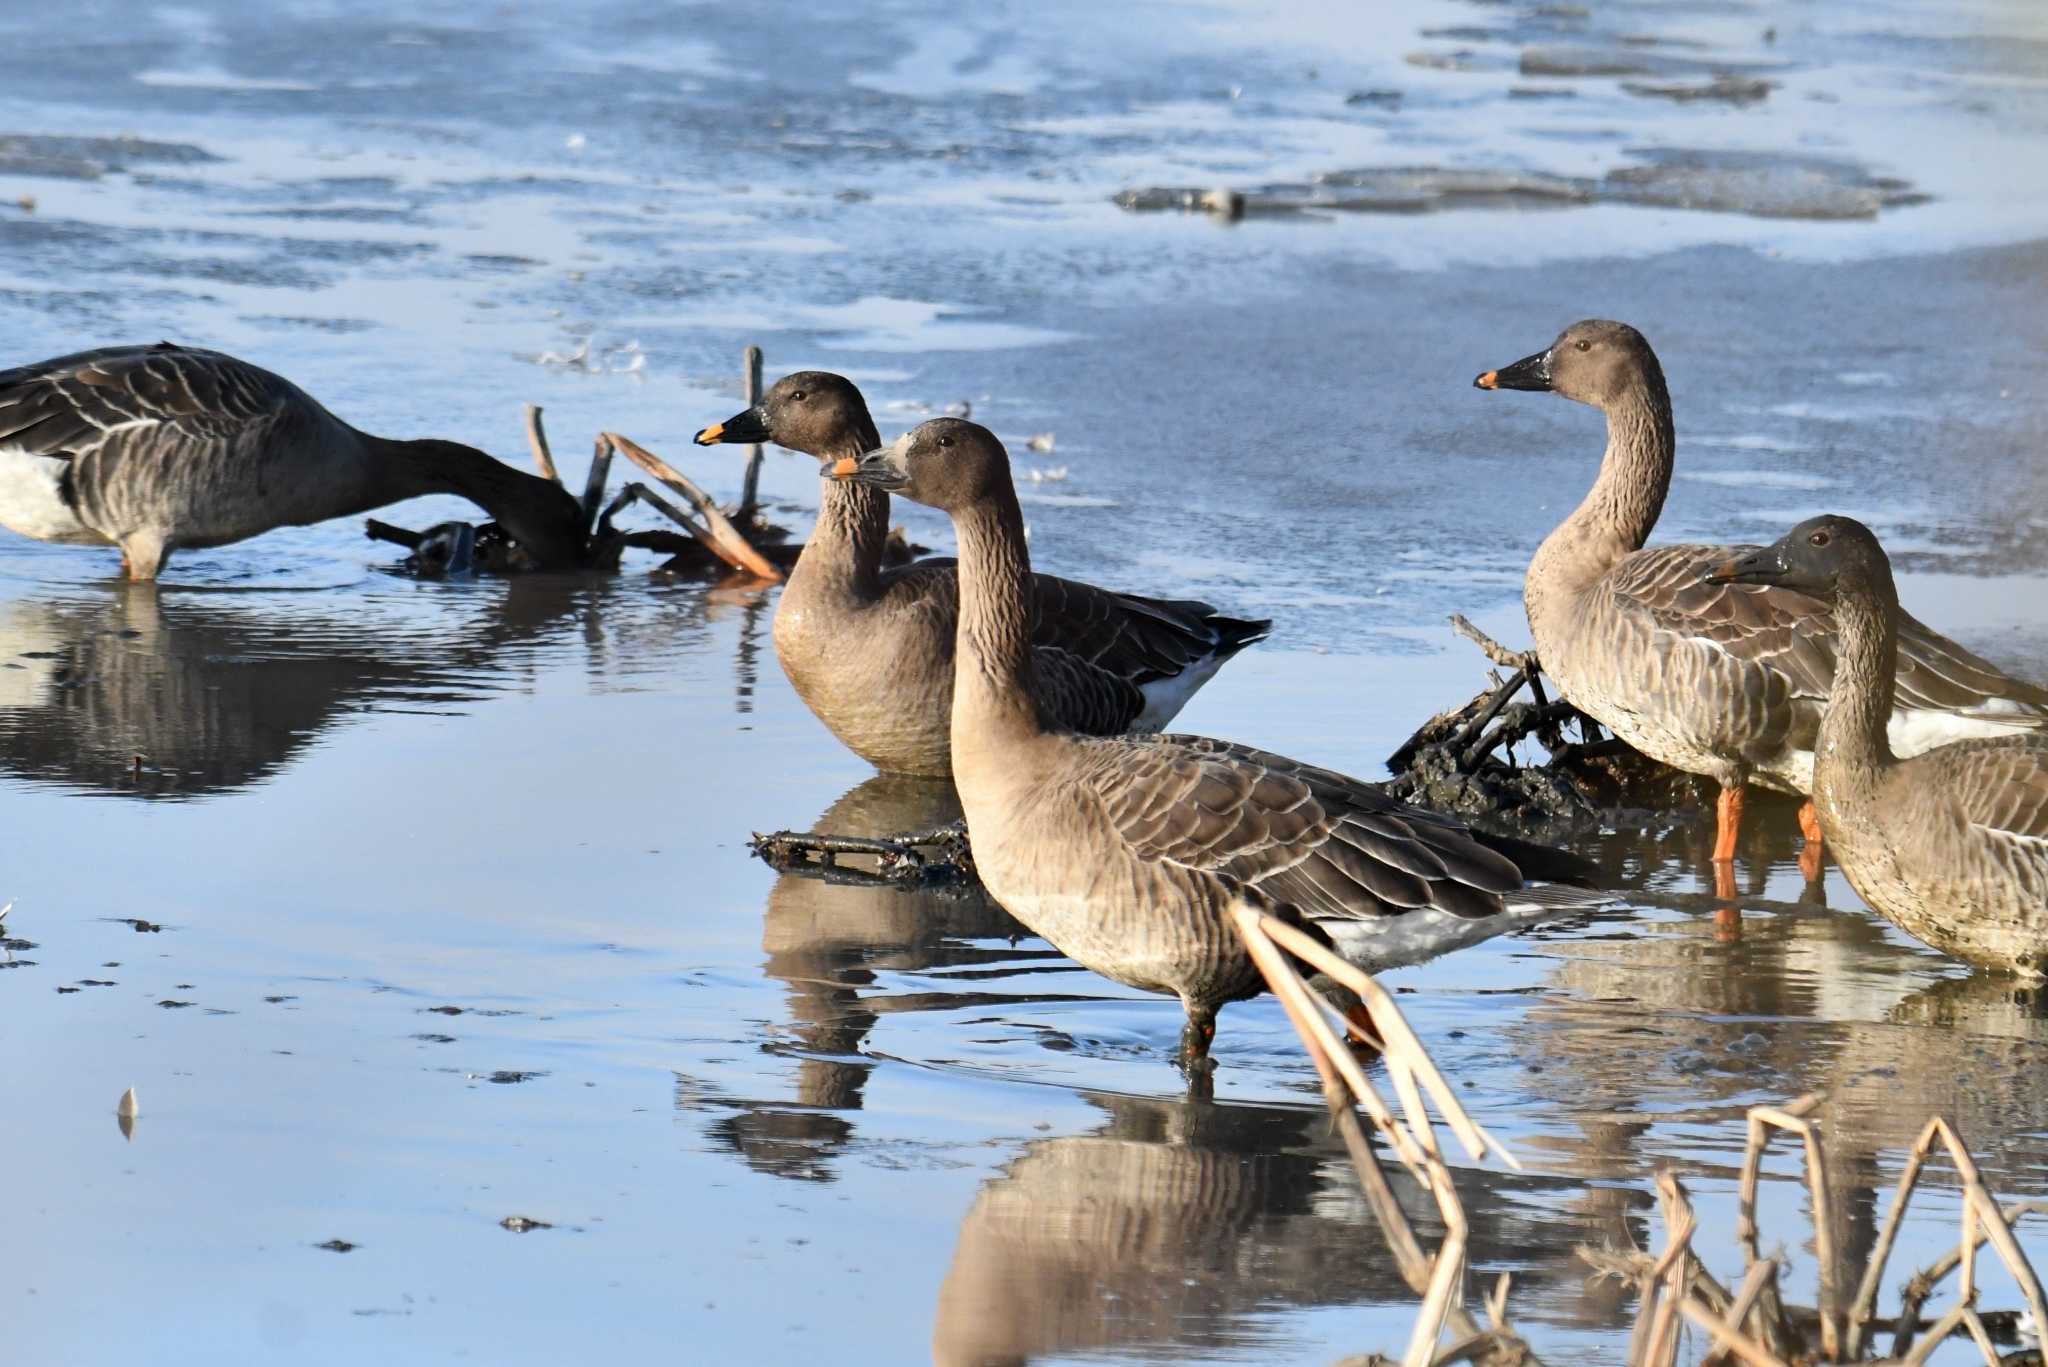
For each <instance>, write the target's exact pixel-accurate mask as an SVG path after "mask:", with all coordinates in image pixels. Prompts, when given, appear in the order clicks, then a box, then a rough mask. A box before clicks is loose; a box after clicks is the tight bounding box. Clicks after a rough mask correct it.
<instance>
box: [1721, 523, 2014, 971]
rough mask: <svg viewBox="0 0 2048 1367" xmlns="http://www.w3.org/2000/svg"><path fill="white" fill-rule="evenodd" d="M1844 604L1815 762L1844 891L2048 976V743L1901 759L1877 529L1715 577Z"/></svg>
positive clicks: (1889, 614)
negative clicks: (1892, 728)
mask: <svg viewBox="0 0 2048 1367" xmlns="http://www.w3.org/2000/svg"><path fill="white" fill-rule="evenodd" d="M1706 578H1707V579H1708V581H1709V582H1711V583H1714V584H1717V585H1718V584H1768V585H1771V586H1773V587H1775V588H1779V589H1789V590H1794V591H1797V592H1800V593H1806V594H1811V595H1812V596H1814V597H1815V598H1818V599H1821V600H1823V601H1826V602H1828V603H1830V604H1832V606H1833V608H1834V631H1835V667H1834V691H1833V692H1832V694H1830V696H1829V698H1828V704H1827V711H1826V713H1825V714H1824V716H1823V717H1822V719H1821V724H1820V740H1819V744H1818V747H1817V748H1816V750H1815V755H1814V764H1813V803H1814V806H1815V808H1816V809H1817V810H1818V812H1819V814H1820V828H1821V831H1822V832H1823V833H1824V834H1825V835H1826V837H1827V841H1828V845H1829V846H1830V848H1832V849H1833V850H1834V852H1835V862H1836V863H1837V864H1839V865H1840V866H1841V868H1842V872H1843V874H1844V875H1845V876H1846V877H1847V878H1848V880H1849V885H1850V886H1851V887H1853V888H1855V889H1856V891H1857V892H1858V893H1859V894H1860V895H1861V896H1862V898H1863V900H1864V901H1866V902H1868V903H1870V905H1871V906H1872V907H1873V908H1875V909H1876V910H1877V911H1878V912H1879V913H1880V914H1881V915H1883V916H1884V917H1885V918H1886V919H1887V920H1889V921H1891V922H1892V924H1894V925H1896V926H1898V927H1899V928H1900V929H1901V930H1904V931H1906V932H1907V933H1908V934H1910V935H1914V936H1916V937H1918V938H1919V939H1922V940H1925V941H1926V942H1927V943H1928V944H1930V945H1933V946H1934V947H1935V948H1936V949H1939V950H1942V951H1943V952H1945V953H1948V954H1953V955H1955V956H1956V957H1957V958H1960V959H1967V960H1969V961H1970V962H1972V963H1976V964H1983V965H1986V966H1988V967H1991V968H1998V969H2005V970H2008V971H2011V972H2016V973H2023V974H2026V975H2027V976H2029V977H2036V978H2038V977H2043V976H2048V736H2044V735H2041V734H2039V733H2027V732H2020V733H2016V734H2012V735H2005V736H1997V737H1991V738H1983V739H1976V740H1963V741H1956V742H1953V743H1951V744H1948V745H1941V746H1937V747H1935V748H1933V749H1929V750H1924V751H1922V752H1921V753H1919V754H1917V755H1914V756H1913V757H1911V758H1909V759H1902V758H1900V757H1899V756H1898V755H1897V754H1895V753H1894V750H1893V742H1892V739H1891V736H1890V734H1889V727H1888V723H1890V722H1891V721H1892V720H1893V705H1892V676H1893V674H1894V673H1895V672H1896V670H1897V669H1898V664H1899V627H1900V624H1901V621H1902V620H1903V618H1904V614H1903V613H1901V612H1900V611H1899V594H1898V589H1897V587H1896V585H1895V584H1894V583H1893V581H1892V567H1891V562H1890V561H1889V560H1887V559H1886V558H1885V553H1884V550H1883V548H1882V547H1880V546H1879V545H1878V543H1877V538H1876V537H1875V536H1873V535H1871V533H1870V529H1869V528H1868V527H1865V526H1864V525H1863V524H1862V523H1860V522H1857V521H1855V520H1854V519H1852V518H1846V517H1816V518H1809V519H1808V520H1807V521H1805V522H1802V523H1800V524H1799V525H1798V526H1797V527H1794V528H1793V529H1792V530H1791V531H1789V532H1787V533H1786V534H1785V535H1784V536H1782V537H1780V538H1779V539H1778V540H1777V541H1776V542H1774V543H1772V544H1771V545H1769V546H1766V547H1764V548H1763V549H1762V550H1751V551H1749V552H1748V553H1747V554H1744V555H1741V556H1739V557H1736V558H1734V559H1731V560H1730V561H1728V563H1726V564H1724V565H1721V566H1720V567H1718V568H1716V569H1714V570H1712V571H1711V572H1709V573H1708V574H1707V576H1706Z"/></svg>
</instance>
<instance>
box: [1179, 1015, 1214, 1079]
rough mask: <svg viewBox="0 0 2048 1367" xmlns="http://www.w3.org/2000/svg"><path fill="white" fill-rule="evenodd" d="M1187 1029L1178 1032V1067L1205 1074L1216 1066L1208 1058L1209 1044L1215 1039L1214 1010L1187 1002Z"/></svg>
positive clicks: (1212, 1060)
mask: <svg viewBox="0 0 2048 1367" xmlns="http://www.w3.org/2000/svg"><path fill="white" fill-rule="evenodd" d="M1187 1008H1188V1023H1187V1027H1186V1028H1185V1029H1183V1030H1182V1031H1181V1032H1180V1058H1179V1061H1180V1066H1181V1067H1182V1068H1184V1069H1185V1070H1187V1071H1188V1072H1190V1073H1197V1072H1207V1071H1208V1070H1209V1069H1211V1068H1214V1067H1215V1066H1216V1061H1215V1060H1214V1059H1212V1058H1210V1057H1209V1042H1210V1041H1211V1040H1213V1039H1215V1038H1216V1008H1215V1007H1213V1006H1204V1005H1201V1004H1199V1003H1196V1002H1188V1003H1187Z"/></svg>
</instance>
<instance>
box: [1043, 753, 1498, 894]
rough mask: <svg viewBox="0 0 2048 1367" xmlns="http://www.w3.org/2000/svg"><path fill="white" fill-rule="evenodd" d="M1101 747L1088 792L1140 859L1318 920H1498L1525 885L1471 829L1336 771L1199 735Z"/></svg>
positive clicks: (1085, 778) (1086, 775) (1085, 779)
mask: <svg viewBox="0 0 2048 1367" xmlns="http://www.w3.org/2000/svg"><path fill="white" fill-rule="evenodd" d="M1092 744H1093V745H1094V747H1095V750H1094V753H1093V755H1092V756H1091V757H1090V762H1089V763H1088V764H1087V765H1085V766H1084V769H1083V773H1082V777H1081V782H1082V783H1083V784H1084V785H1086V787H1087V788H1088V789H1089V790H1090V791H1091V793H1092V796H1093V797H1094V799H1095V801H1096V802H1097V803H1098V804H1099V807H1100V810H1101V811H1102V813H1103V815H1104V817H1105V818H1106V820H1107V822H1108V824H1109V826H1110V827H1111V828H1112V829H1113V830H1114V831H1115V832H1116V834H1117V835H1118V837H1119V838H1120V839H1121V840H1122V842H1123V844H1124V846H1125V848H1126V849H1127V850H1129V851H1130V853H1131V854H1132V855H1134V856H1135V857H1137V858H1140V859H1144V860H1155V861H1161V862H1165V863H1171V864H1177V865H1180V866H1181V867H1184V868H1188V869H1193V870H1197V871H1200V872H1204V873H1211V874H1216V875H1220V876H1222V877H1225V878H1228V879H1234V880H1237V881H1239V882H1241V883H1244V884H1246V885H1249V886H1253V887H1256V888H1258V889H1259V890H1260V891H1261V892H1264V893H1266V894H1267V895H1268V896H1271V897H1272V898H1274V899H1275V900H1276V901H1280V902H1285V903H1289V904H1292V905H1293V906H1294V907H1296V908H1297V909H1299V910H1300V911H1301V912H1302V913H1303V914H1304V915H1307V916H1311V917H1330V918H1339V919H1353V920H1357V919H1364V918H1367V917H1371V916H1380V915H1393V914H1398V913H1400V912H1404V911H1412V910H1415V909H1417V908H1421V907H1435V908H1437V909H1439V910H1442V911H1447V912H1450V913H1452V914H1453V915H1457V916H1468V917H1477V916H1492V915H1494V914H1496V913H1498V912H1500V911H1502V910H1504V909H1505V906H1506V903H1505V902H1504V901H1503V896H1502V895H1503V894H1504V893H1508V892H1512V891H1514V890H1515V889H1518V888H1520V887H1521V886H1522V883H1523V878H1522V872H1521V870H1520V869H1519V868H1517V867H1516V865H1515V863H1514V861H1512V860H1510V859H1508V858H1507V857H1506V856H1505V855H1501V854H1498V853H1496V852H1495V851H1493V850H1490V849H1488V848H1486V847H1485V846H1484V845H1482V844H1481V843H1479V841H1477V840H1476V839H1474V838H1473V836H1472V834H1471V833H1470V832H1469V831H1468V830H1467V829H1466V828H1465V827H1464V826H1463V825H1462V824H1460V823H1459V822H1457V821H1454V820H1452V819H1451V818H1449V817H1445V816H1442V815H1439V814H1438V813H1435V812H1430V811H1426V810H1423V809H1421V808H1417V807H1410V806H1408V805H1407V804H1405V803H1401V802H1396V801H1395V800H1393V799H1392V798H1389V797H1387V796H1386V795H1385V794H1383V793H1381V792H1380V791H1379V790H1378V789H1377V788H1375V787H1374V786H1373V785H1371V784H1369V783H1362V782H1359V781H1358V780H1355V779H1350V778H1346V777H1345V776H1343V775H1341V774H1337V773H1335V772H1334V771H1331V770H1327V769H1318V768H1316V767H1314V766H1308V765H1297V764H1295V763H1294V762H1293V761H1290V760H1286V759H1284V758H1283V757H1281V756H1277V755H1272V754H1269V753H1267V752H1265V751H1261V750H1257V749H1254V748H1252V747H1250V746H1240V745H1233V744H1231V743H1230V742H1228V741H1218V740H1210V739H1208V738H1206V737H1197V736H1122V737H1116V738H1113V739H1107V740H1100V741H1095V742H1092Z"/></svg>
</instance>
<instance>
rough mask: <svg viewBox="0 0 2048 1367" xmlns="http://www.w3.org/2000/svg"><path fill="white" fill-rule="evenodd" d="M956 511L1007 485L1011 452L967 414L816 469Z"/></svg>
mask: <svg viewBox="0 0 2048 1367" xmlns="http://www.w3.org/2000/svg"><path fill="white" fill-rule="evenodd" d="M820 473H822V474H825V475H828V476H830V477H832V478H834V479H842V480H850V481H853V482H855V483H859V484H870V485H873V486H874V487H876V488H878V489H887V490H888V491H889V492H890V493H894V494H902V495H903V496H904V497H905V498H909V499H914V500H916V501H917V502H919V503H923V504H926V505H928V506H930V507H933V508H937V509H939V510H940V511H941V512H947V513H951V512H958V511H960V510H962V509H965V508H970V507H972V506H974V505H975V504H977V503H980V502H982V501H984V500H986V499H988V498H991V497H993V496H995V495H996V494H998V493H1000V492H1002V491H1004V490H1007V489H1009V488H1010V456H1009V453H1008V452H1007V451H1005V450H1003V444H1002V443H1001V442H1000V441H997V440H996V436H995V433H993V432H991V431H989V430H988V429H987V428H986V427H983V426H981V425H980V424H979V423H972V422H969V421H967V420H966V419H965V418H933V419H932V420H931V421H930V422H927V423H921V424H919V425H918V426H916V427H913V428H911V429H910V430H909V431H908V432H905V433H904V434H903V435H902V436H900V437H898V438H897V439H896V440H895V442H894V443H893V444H891V445H889V446H884V447H880V448H879V449H876V450H873V451H869V452H867V453H866V454H865V455H861V456H848V457H842V458H841V459H839V460H836V461H831V462H828V463H827V464H826V466H825V468H824V469H823V470H822V471H821V472H820Z"/></svg>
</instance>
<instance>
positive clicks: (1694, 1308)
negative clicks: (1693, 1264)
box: [1678, 1296, 1791, 1367]
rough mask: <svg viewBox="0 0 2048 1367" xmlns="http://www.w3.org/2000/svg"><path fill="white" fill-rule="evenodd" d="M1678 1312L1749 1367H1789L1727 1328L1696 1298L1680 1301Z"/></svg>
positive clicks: (1726, 1323)
mask: <svg viewBox="0 0 2048 1367" xmlns="http://www.w3.org/2000/svg"><path fill="white" fill-rule="evenodd" d="M1678 1311H1679V1313H1680V1314H1682V1315H1684V1316H1685V1317H1686V1318H1687V1319H1689V1320H1691V1321H1692V1322H1693V1323H1694V1324H1696V1325H1698V1326H1699V1327H1700V1328H1701V1329H1704V1330H1705V1331H1706V1332H1707V1333H1708V1334H1711V1335H1712V1336H1713V1339H1714V1342H1715V1343H1717V1344H1719V1345H1720V1346H1721V1347H1722V1348H1723V1349H1725V1350H1726V1351H1728V1352H1731V1353H1733V1354H1735V1356H1737V1357H1739V1358H1741V1359H1742V1360H1743V1361H1744V1362H1746V1363H1748V1364H1749V1365H1750V1367H1791V1364H1789V1363H1787V1362H1786V1361H1785V1359H1783V1358H1781V1357H1779V1356H1777V1355H1776V1354H1775V1353H1772V1352H1771V1351H1770V1350H1769V1349H1767V1348H1765V1347H1764V1346H1763V1345H1761V1344H1759V1343H1757V1342H1756V1341H1754V1340H1753V1339H1750V1338H1748V1337H1746V1336H1745V1335H1743V1334H1742V1333H1740V1332H1739V1331H1737V1330H1735V1329H1733V1328H1731V1327H1729V1325H1728V1322H1727V1321H1725V1320H1723V1319H1722V1318H1721V1317H1720V1316H1719V1315H1717V1314H1715V1313H1714V1312H1713V1311H1711V1310H1709V1309H1708V1308H1707V1307H1706V1306H1705V1305H1702V1304H1701V1303H1700V1301H1699V1299H1698V1298H1697V1297H1694V1296H1687V1297H1686V1298H1685V1299H1683V1300H1681V1301H1680V1302H1679V1303H1678Z"/></svg>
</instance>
